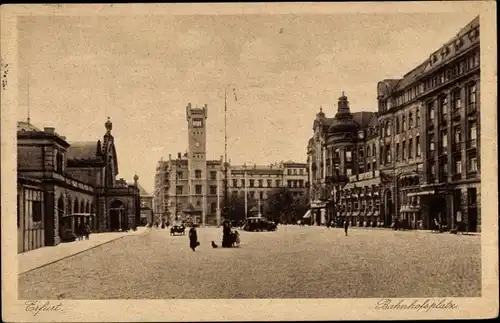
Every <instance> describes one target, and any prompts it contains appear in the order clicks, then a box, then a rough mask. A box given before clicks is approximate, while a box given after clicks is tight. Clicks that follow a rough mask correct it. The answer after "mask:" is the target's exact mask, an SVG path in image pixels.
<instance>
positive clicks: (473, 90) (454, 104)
mask: <svg viewBox="0 0 500 323" xmlns="http://www.w3.org/2000/svg"><path fill="white" fill-rule="evenodd" d="M466 102H467V112H475V111H477V84H476V83H475V82H472V83H469V84H467V86H466ZM436 103H437V105H438V109H439V114H440V116H441V120H447V115H448V113H449V107H448V95H441V96H439V97H438V99H437V100H432V101H430V102H428V103H427V111H428V116H429V120H430V121H434V120H435V119H436ZM461 108H462V89H461V88H457V89H454V90H453V91H452V92H451V111H452V112H453V113H456V112H457V111H460V109H461Z"/></svg>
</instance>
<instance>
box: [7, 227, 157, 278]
mask: <svg viewBox="0 0 500 323" xmlns="http://www.w3.org/2000/svg"><path fill="white" fill-rule="evenodd" d="M146 230H147V229H146V228H144V227H138V228H137V231H129V232H104V233H94V234H91V235H90V239H89V240H81V241H74V242H67V243H60V244H58V245H57V246H54V247H43V248H38V249H35V250H31V251H28V252H24V253H21V254H18V255H17V259H18V268H19V272H18V274H22V273H25V272H28V271H31V270H33V269H37V268H40V267H43V266H46V265H49V264H51V263H54V262H56V261H59V260H62V259H65V258H68V257H71V256H74V255H76V254H79V253H82V252H84V251H86V250H89V249H92V248H95V247H98V246H100V245H103V244H105V243H109V242H111V241H114V240H117V239H120V238H123V237H126V236H130V235H139V234H142V233H145V232H146Z"/></svg>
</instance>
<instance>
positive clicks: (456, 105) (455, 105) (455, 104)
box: [452, 90, 462, 111]
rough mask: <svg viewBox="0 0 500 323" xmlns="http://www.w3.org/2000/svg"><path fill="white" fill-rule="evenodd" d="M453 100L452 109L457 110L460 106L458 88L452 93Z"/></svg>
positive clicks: (460, 99) (460, 100)
mask: <svg viewBox="0 0 500 323" xmlns="http://www.w3.org/2000/svg"><path fill="white" fill-rule="evenodd" d="M452 100H453V103H452V104H453V111H458V110H460V109H461V108H462V98H461V96H460V90H455V91H453V93H452Z"/></svg>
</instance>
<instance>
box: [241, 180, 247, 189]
mask: <svg viewBox="0 0 500 323" xmlns="http://www.w3.org/2000/svg"><path fill="white" fill-rule="evenodd" d="M245 185H246V183H245V180H244V179H242V180H241V187H245Z"/></svg>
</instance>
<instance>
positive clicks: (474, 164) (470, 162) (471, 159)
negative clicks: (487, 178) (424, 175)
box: [428, 152, 479, 182]
mask: <svg viewBox="0 0 500 323" xmlns="http://www.w3.org/2000/svg"><path fill="white" fill-rule="evenodd" d="M438 165H439V173H440V177H441V178H440V181H441V182H445V181H446V177H447V176H448V174H449V171H450V170H449V169H448V161H447V160H446V159H443V160H442V161H441V162H440V163H439V164H438V163H436V162H435V161H431V162H429V166H428V174H429V178H430V180H433V179H435V177H436V171H437V166H438ZM478 167H479V166H478V160H477V154H476V153H475V152H471V153H468V154H467V174H475V173H477V171H478ZM451 171H452V173H451V174H452V175H461V174H462V172H463V169H462V156H460V155H457V156H454V158H453V169H452V170H451Z"/></svg>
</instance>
